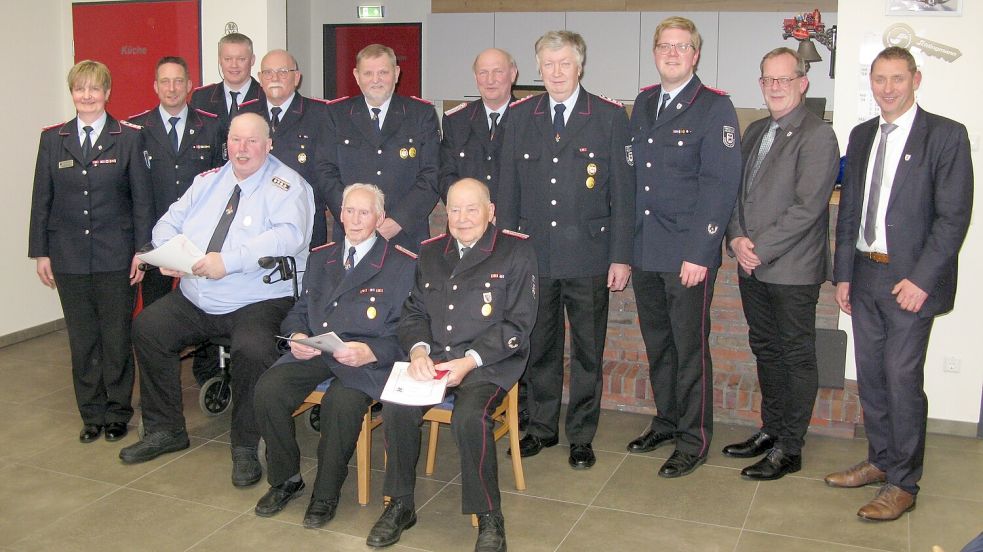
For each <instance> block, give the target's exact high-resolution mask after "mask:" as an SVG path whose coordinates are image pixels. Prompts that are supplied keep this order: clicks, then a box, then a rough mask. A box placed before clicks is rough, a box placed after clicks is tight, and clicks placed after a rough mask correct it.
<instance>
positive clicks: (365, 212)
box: [255, 184, 416, 528]
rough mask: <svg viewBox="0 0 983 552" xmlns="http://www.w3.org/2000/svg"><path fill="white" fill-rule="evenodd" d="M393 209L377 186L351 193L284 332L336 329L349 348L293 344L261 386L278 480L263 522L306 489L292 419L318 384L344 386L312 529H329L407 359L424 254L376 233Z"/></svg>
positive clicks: (321, 462) (273, 477) (259, 405)
mask: <svg viewBox="0 0 983 552" xmlns="http://www.w3.org/2000/svg"><path fill="white" fill-rule="evenodd" d="M384 202H385V196H384V195H383V194H382V192H381V191H380V190H379V188H377V187H376V186H373V185H371V184H353V185H351V186H349V187H348V188H346V190H345V194H344V199H343V201H342V209H341V222H342V224H344V226H345V236H344V238H343V239H342V240H339V241H338V242H332V243H329V244H326V245H324V246H322V247H319V248H316V249H314V251H312V252H311V256H310V259H309V260H308V262H307V273H306V274H305V276H304V291H303V293H302V294H301V297H300V300H298V301H297V304H296V305H294V307H293V309H291V311H290V313H289V314H288V315H287V317H286V318H285V319H284V321H283V324H282V325H281V327H280V328H281V331H282V333H283V335H285V336H290V337H292V338H295V339H300V338H304V337H309V336H312V335H318V334H323V333H327V332H332V331H333V332H335V334H337V335H338V337H340V338H341V339H342V341H344V342H345V345H346V347H345V348H344V349H342V350H340V351H336V352H335V353H334V354H333V355H329V354H327V353H322V352H321V351H320V350H318V349H315V348H312V347H308V346H306V345H302V344H299V343H296V342H293V341H291V342H290V353H288V354H287V355H285V356H283V357H282V358H281V359H280V360H279V361H277V363H276V364H274V365H273V366H272V367H271V368H270V369H269V370H268V371H266V372H265V373H264V374H263V376H262V377H261V378H260V379H259V382H257V384H256V393H255V405H256V422H257V424H258V425H259V429H260V433H261V434H262V435H263V438H265V439H266V447H267V449H266V450H267V457H268V459H269V460H268V463H269V470H268V474H267V479H268V480H269V482H270V490H269V491H268V492H267V493H266V495H264V496H263V497H262V498H261V499H260V500H259V502H258V503H257V504H256V514H257V515H259V516H263V517H269V516H272V515H274V514H276V513H277V512H279V511H280V510H282V509H283V508H284V506H286V505H287V503H288V502H289V501H290V499H292V498H294V497H295V496H298V495H299V494H300V493H301V491H302V490H303V488H304V481H303V480H302V479H301V477H300V449H299V448H298V447H297V442H296V440H295V438H294V422H293V417H292V413H293V411H294V410H295V409H296V408H297V406H298V405H299V404H300V403H301V402H303V400H304V397H306V396H307V395H308V394H310V392H311V391H313V390H314V389H315V388H316V387H317V385H318V384H320V383H321V382H322V381H324V380H326V379H328V378H334V381H333V382H332V384H331V386H330V387H328V390H327V392H326V393H325V394H324V399H323V400H322V402H321V440H320V443H319V445H318V455H317V456H318V469H317V479H316V480H315V483H314V491H313V493H312V494H311V503H310V505H309V506H308V508H307V513H306V514H305V516H304V526H305V527H312V528H313V527H320V526H322V525H324V524H325V523H327V522H328V521H330V520H331V519H332V518H333V517H334V514H335V511H336V508H337V507H338V494H339V493H340V491H341V485H342V484H343V483H344V482H345V477H346V476H347V475H348V461H349V460H350V459H351V456H352V453H353V452H354V451H355V442H356V440H357V439H358V435H359V432H360V431H361V421H362V416H363V415H364V414H365V410H366V408H368V407H369V405H370V404H371V403H372V400H373V399H378V398H379V395H380V394H381V393H382V388H383V387H384V386H385V384H386V380H387V379H388V378H389V371H390V370H391V369H392V365H393V362H395V361H397V360H402V359H403V358H404V357H405V355H404V354H403V351H402V349H400V346H399V341H398V339H397V337H396V324H397V322H398V321H399V314H400V311H401V309H402V306H403V301H404V300H405V299H406V297H407V296H408V295H409V293H410V288H411V287H412V286H413V272H414V269H415V266H416V256H415V255H413V254H412V253H409V252H408V250H406V249H404V248H402V247H400V246H396V245H393V244H392V243H390V242H388V241H386V240H385V239H383V238H382V237H380V236H378V235H377V234H376V231H377V229H378V227H379V225H380V224H381V223H382V221H383V220H384V219H385V217H386V213H385V211H384V210H383V204H384Z"/></svg>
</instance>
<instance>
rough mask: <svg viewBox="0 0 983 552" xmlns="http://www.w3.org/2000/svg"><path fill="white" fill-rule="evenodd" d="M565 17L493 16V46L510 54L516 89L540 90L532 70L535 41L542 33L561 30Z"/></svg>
mask: <svg viewBox="0 0 983 552" xmlns="http://www.w3.org/2000/svg"><path fill="white" fill-rule="evenodd" d="M565 19H566V14H565V13H563V12H551V13H535V12H533V13H496V14H495V44H494V46H495V47H496V48H501V49H503V50H505V51H507V52H508V53H510V54H512V57H514V58H515V62H516V64H517V65H518V66H519V79H518V81H517V82H518V84H520V85H538V86H542V84H543V81H542V79H541V78H539V71H538V69H537V67H536V40H537V39H538V38H539V37H541V36H543V34H544V33H546V31H556V30H563V29H564V28H565V24H564V21H565Z"/></svg>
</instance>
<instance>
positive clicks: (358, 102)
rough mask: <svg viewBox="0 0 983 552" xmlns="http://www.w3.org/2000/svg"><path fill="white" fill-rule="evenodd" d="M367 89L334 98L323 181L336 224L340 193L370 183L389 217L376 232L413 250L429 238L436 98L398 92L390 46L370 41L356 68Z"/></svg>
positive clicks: (322, 155) (434, 191) (322, 148)
mask: <svg viewBox="0 0 983 552" xmlns="http://www.w3.org/2000/svg"><path fill="white" fill-rule="evenodd" d="M352 72H353V74H354V75H355V80H356V81H358V86H359V88H361V89H362V95H361V96H356V97H354V98H339V99H338V100H334V101H333V102H329V103H330V104H331V105H329V109H328V113H329V117H328V122H329V126H328V128H326V129H325V130H324V132H322V134H321V140H320V144H319V145H318V182H319V185H320V186H322V188H323V189H324V190H325V192H326V193H327V194H328V208H330V209H331V214H332V215H334V218H335V229H334V233H335V235H339V236H340V235H341V232H342V229H341V228H340V226H339V225H338V222H337V221H339V220H340V218H339V217H340V215H341V213H340V209H341V192H342V190H344V189H345V186H348V185H349V184H354V183H355V182H372V183H374V184H375V185H377V186H379V188H380V189H381V190H382V191H383V193H385V194H386V219H385V220H384V221H382V225H381V226H380V227H379V234H380V235H381V236H382V237H383V238H385V239H387V240H389V241H391V242H393V243H396V244H399V245H402V246H403V247H405V248H407V249H409V250H410V251H418V250H419V249H420V242H421V241H423V240H425V239H427V238H428V237H429V236H430V223H429V220H428V219H429V216H430V212H431V211H432V210H433V208H434V205H436V204H437V198H438V191H439V190H438V185H437V163H438V157H439V144H440V133H439V131H438V130H437V114H436V113H435V112H434V109H433V104H431V103H430V102H428V101H426V100H421V99H420V98H415V97H409V98H407V97H404V96H398V95H394V94H393V91H394V90H395V89H396V83H397V82H398V81H399V66H398V65H397V64H396V54H395V53H394V52H393V50H392V48H390V47H388V46H383V45H381V44H370V45H368V46H366V47H365V48H362V50H361V51H360V52H359V53H358V55H357V56H356V58H355V69H354V70H353V71H352Z"/></svg>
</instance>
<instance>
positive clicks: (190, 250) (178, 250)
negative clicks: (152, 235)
mask: <svg viewBox="0 0 983 552" xmlns="http://www.w3.org/2000/svg"><path fill="white" fill-rule="evenodd" d="M204 256H205V254H204V253H202V252H201V249H198V246H197V245H195V244H194V243H192V241H191V240H189V239H188V237H187V236H185V235H184V234H178V235H176V236H174V237H173V238H171V239H169V240H167V243H165V244H164V245H162V246H160V247H158V248H157V249H154V250H152V251H148V252H146V253H141V254H139V255H137V257H139V258H140V260H141V261H143V262H145V263H147V264H149V265H153V266H159V267H161V268H168V269H171V270H178V271H181V272H183V273H185V274H187V275H189V276H192V277H194V276H193V275H192V273H191V267H192V266H194V264H195V263H197V262H198V261H199V260H201V258H202V257H204Z"/></svg>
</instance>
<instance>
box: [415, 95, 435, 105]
mask: <svg viewBox="0 0 983 552" xmlns="http://www.w3.org/2000/svg"><path fill="white" fill-rule="evenodd" d="M410 98H413V99H414V100H416V101H418V102H420V103H425V104H427V105H433V102H431V101H430V100H424V99H423V98H420V97H418V96H410Z"/></svg>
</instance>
